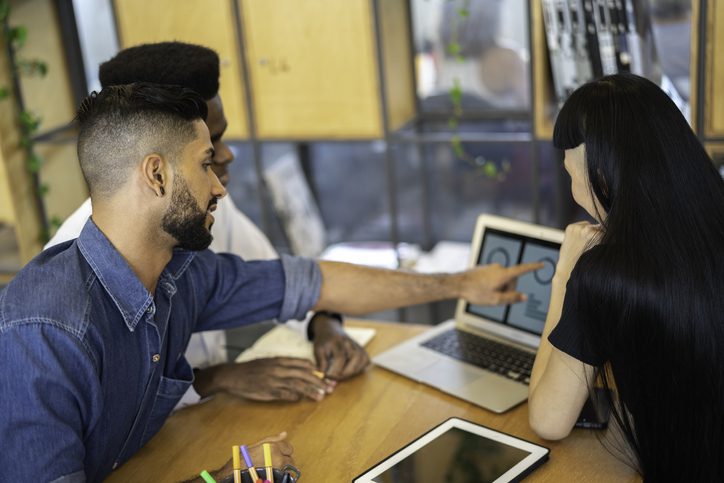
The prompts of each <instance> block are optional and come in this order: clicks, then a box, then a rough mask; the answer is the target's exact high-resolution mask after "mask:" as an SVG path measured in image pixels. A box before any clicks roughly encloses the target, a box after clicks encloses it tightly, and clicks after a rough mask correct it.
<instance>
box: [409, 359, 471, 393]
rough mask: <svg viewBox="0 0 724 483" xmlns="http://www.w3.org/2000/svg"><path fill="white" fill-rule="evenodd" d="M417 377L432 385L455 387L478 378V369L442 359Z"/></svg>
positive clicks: (447, 387)
mask: <svg viewBox="0 0 724 483" xmlns="http://www.w3.org/2000/svg"><path fill="white" fill-rule="evenodd" d="M418 378H419V379H420V380H421V381H423V382H426V383H428V384H430V385H432V386H437V387H442V388H445V389H448V390H449V389H455V388H458V387H463V386H465V385H466V384H470V383H471V382H473V381H474V380H476V379H479V378H480V371H479V370H475V369H469V368H467V367H465V366H463V365H462V364H461V363H460V362H458V361H449V360H447V359H442V360H439V361H437V362H436V363H435V364H432V365H431V366H429V367H427V368H425V370H424V371H422V372H420V373H419V374H418Z"/></svg>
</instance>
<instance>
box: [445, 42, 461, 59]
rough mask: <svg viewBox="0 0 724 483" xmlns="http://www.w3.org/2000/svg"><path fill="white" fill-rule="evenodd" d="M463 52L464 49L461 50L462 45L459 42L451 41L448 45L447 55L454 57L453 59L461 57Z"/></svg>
mask: <svg viewBox="0 0 724 483" xmlns="http://www.w3.org/2000/svg"><path fill="white" fill-rule="evenodd" d="M461 50H462V49H461V48H460V44H459V43H457V42H453V41H451V42H450V43H448V44H447V53H448V54H450V55H452V56H453V57H457V56H458V55H460V51H461Z"/></svg>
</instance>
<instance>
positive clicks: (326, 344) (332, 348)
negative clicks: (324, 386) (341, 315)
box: [309, 312, 370, 380]
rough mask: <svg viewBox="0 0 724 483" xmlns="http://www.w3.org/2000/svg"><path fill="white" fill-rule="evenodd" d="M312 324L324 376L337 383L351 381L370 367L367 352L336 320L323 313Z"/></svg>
mask: <svg viewBox="0 0 724 483" xmlns="http://www.w3.org/2000/svg"><path fill="white" fill-rule="evenodd" d="M309 323H310V324H312V328H311V330H312V333H313V334H314V357H315V359H316V360H317V367H318V368H319V370H320V371H321V372H323V373H324V375H325V376H327V377H328V378H330V379H335V380H343V379H348V378H350V377H352V376H355V375H357V374H359V373H360V372H362V371H364V370H365V369H366V368H367V367H368V366H369V364H370V358H369V356H368V355H367V352H366V351H365V350H364V349H363V348H362V347H361V346H360V345H359V344H357V343H356V342H355V341H353V340H352V339H350V338H349V336H348V335H347V334H346V333H345V331H344V329H343V328H342V324H340V322H339V321H338V320H337V319H336V318H333V317H330V316H328V315H326V314H325V313H323V312H321V313H317V314H316V315H315V316H314V317H313V318H312V320H311V321H310V322H309Z"/></svg>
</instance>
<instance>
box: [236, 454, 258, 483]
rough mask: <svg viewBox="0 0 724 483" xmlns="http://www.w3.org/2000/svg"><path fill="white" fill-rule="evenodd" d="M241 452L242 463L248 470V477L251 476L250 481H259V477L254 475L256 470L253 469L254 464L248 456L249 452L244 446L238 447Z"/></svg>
mask: <svg viewBox="0 0 724 483" xmlns="http://www.w3.org/2000/svg"><path fill="white" fill-rule="evenodd" d="M239 449H240V450H241V456H243V457H244V463H246V467H247V468H249V476H251V481H253V482H254V483H256V481H257V480H259V475H258V474H257V473H256V468H254V463H252V462H251V456H249V450H248V449H247V447H246V445H243V444H242V445H241V446H240V447H239Z"/></svg>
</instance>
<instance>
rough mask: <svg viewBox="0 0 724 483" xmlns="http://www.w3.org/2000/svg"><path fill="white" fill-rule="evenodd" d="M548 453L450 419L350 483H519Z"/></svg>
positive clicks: (514, 438)
mask: <svg viewBox="0 0 724 483" xmlns="http://www.w3.org/2000/svg"><path fill="white" fill-rule="evenodd" d="M548 453H549V450H548V448H544V447H543V446H539V445H537V444H533V443H531V442H528V441H524V440H522V439H520V438H516V437H514V436H510V435H509V434H505V433H501V432H499V431H494V430H492V429H490V428H486V427H485V426H481V425H479V424H475V423H471V422H470V421H466V420H464V419H459V418H450V419H448V420H447V421H445V422H444V423H442V424H440V425H439V426H436V427H434V428H433V429H431V430H430V431H428V432H427V433H425V434H423V435H422V436H420V437H419V438H417V439H416V440H414V441H413V442H411V443H410V444H408V445H407V446H405V447H404V448H401V449H400V450H399V451H397V452H396V453H394V454H393V455H391V456H389V457H388V458H387V459H385V460H383V461H381V462H380V463H378V464H377V465H375V466H374V467H373V468H370V469H368V470H367V471H365V472H364V473H363V474H361V475H359V476H357V477H356V478H355V479H354V480H353V483H373V482H375V483H388V482H389V483H392V482H394V483H419V482H426V481H430V482H451V483H455V482H467V481H475V482H480V483H485V482H495V483H503V482H511V481H520V480H521V479H522V478H524V477H525V476H526V475H528V474H529V473H530V472H531V471H533V470H534V469H536V468H537V467H538V466H540V465H541V464H543V463H544V462H545V461H546V460H548Z"/></svg>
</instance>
